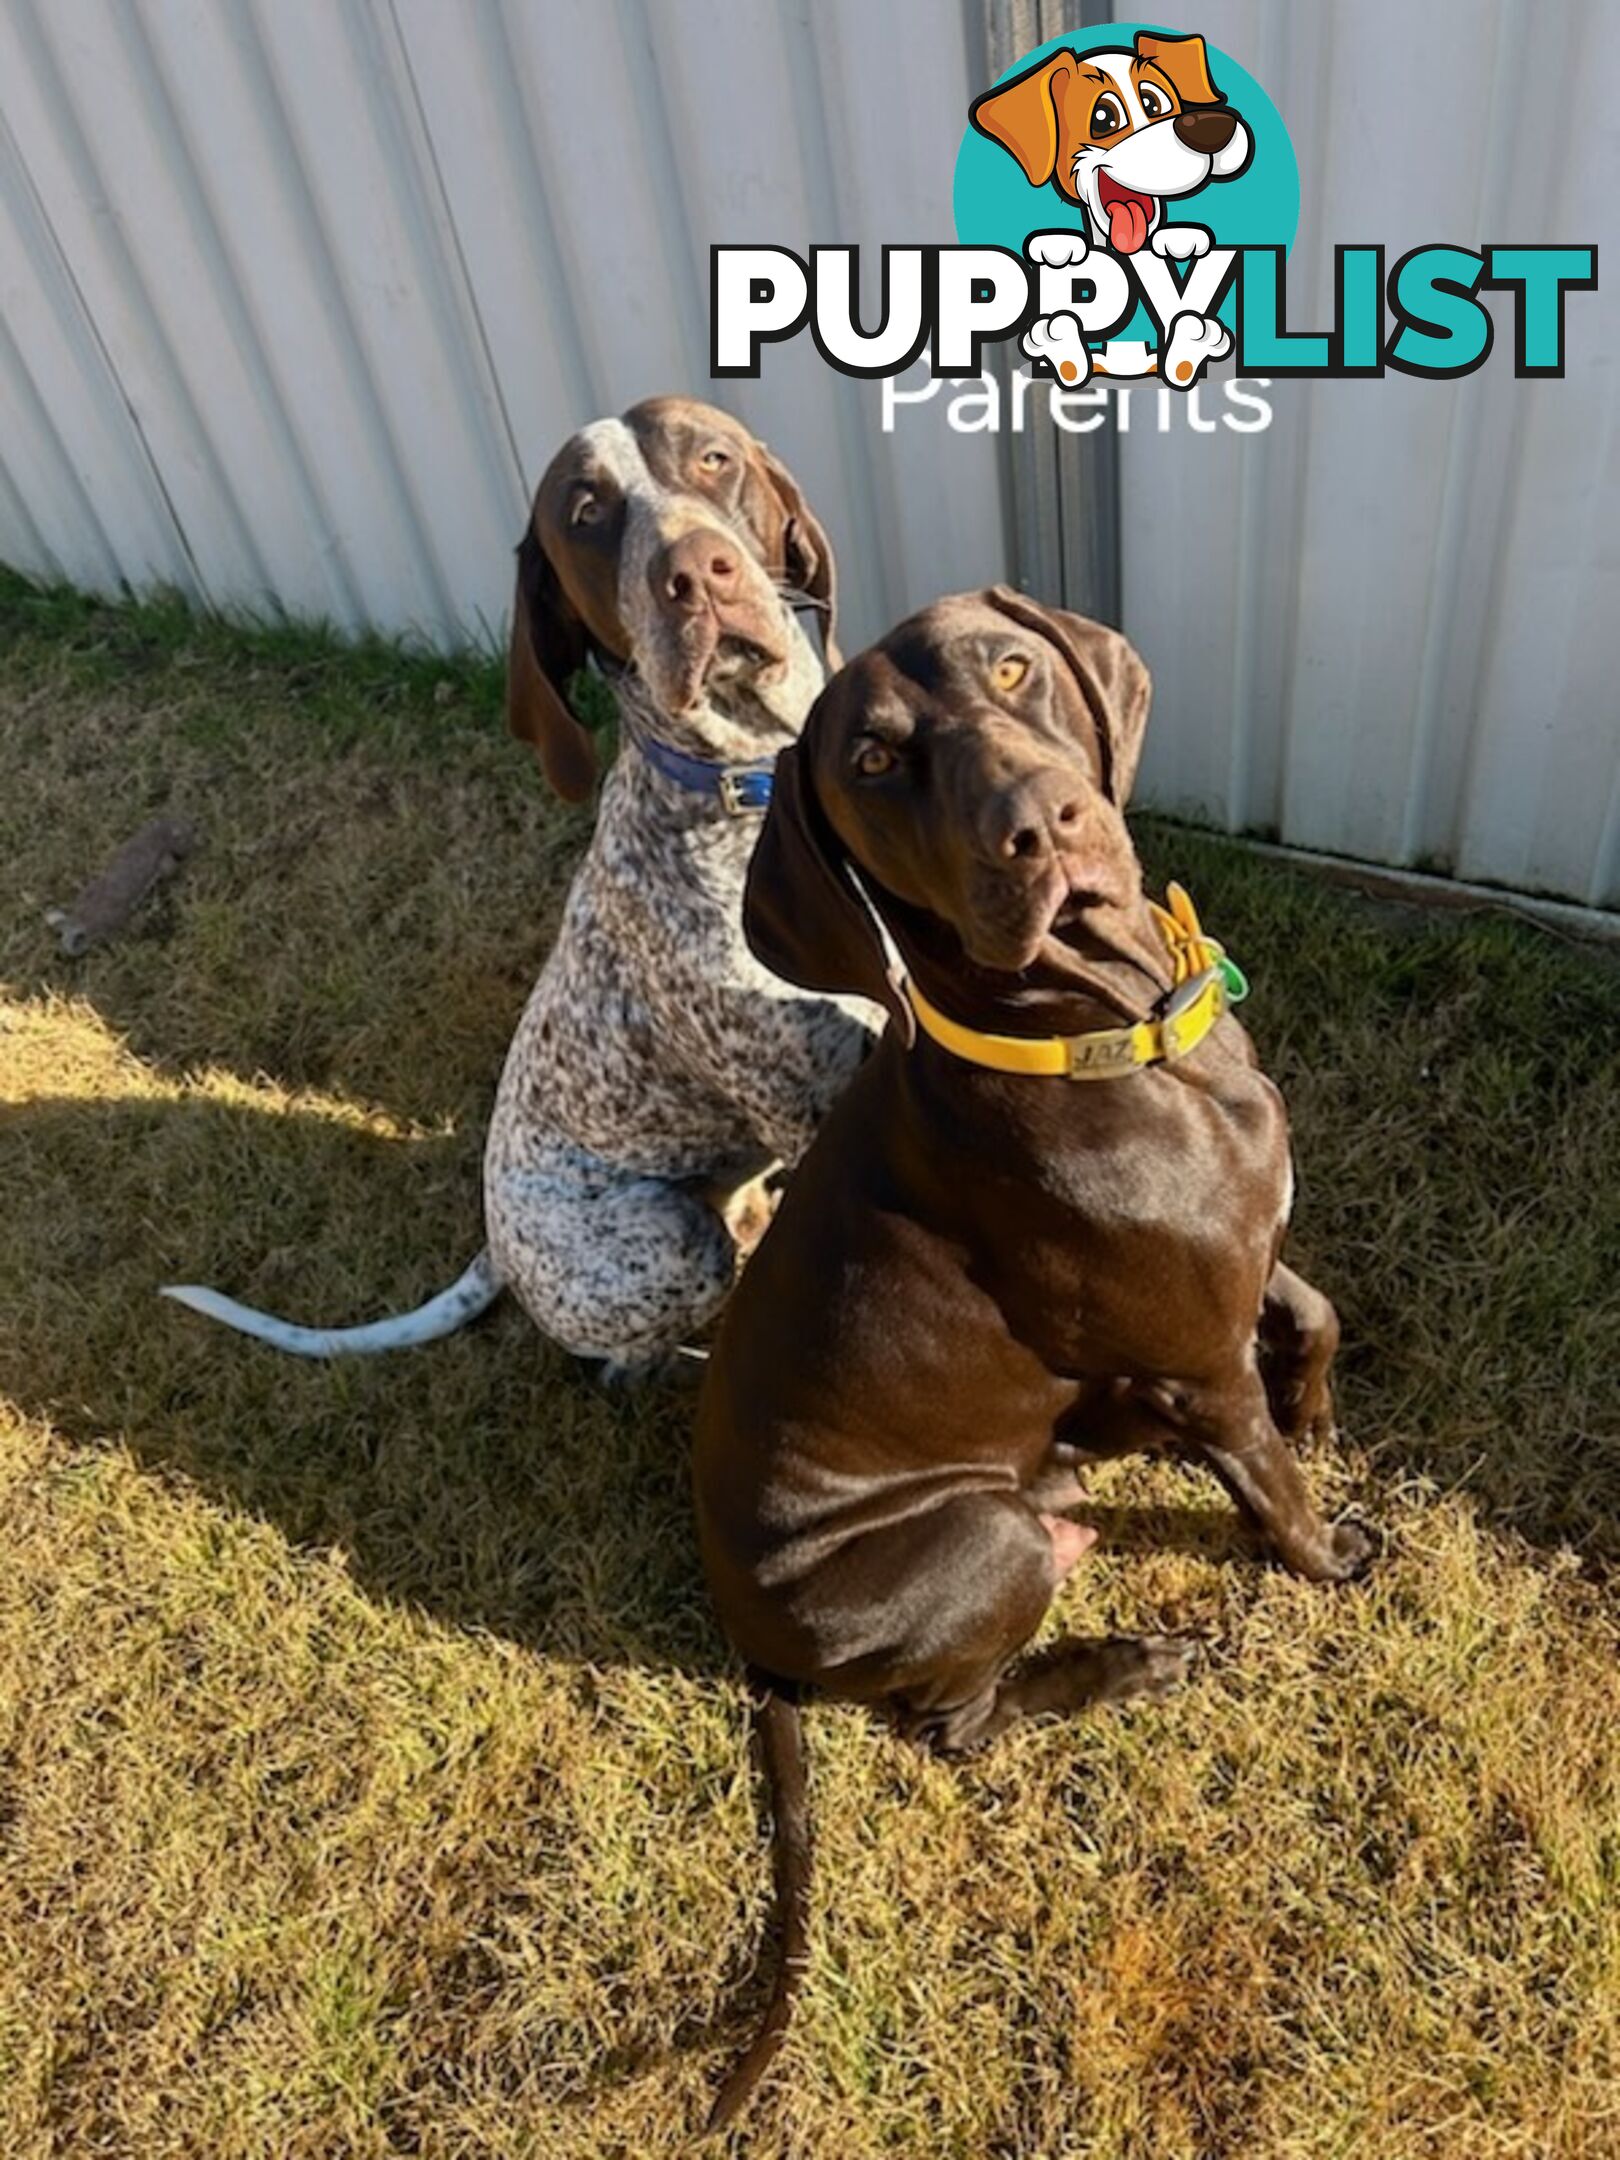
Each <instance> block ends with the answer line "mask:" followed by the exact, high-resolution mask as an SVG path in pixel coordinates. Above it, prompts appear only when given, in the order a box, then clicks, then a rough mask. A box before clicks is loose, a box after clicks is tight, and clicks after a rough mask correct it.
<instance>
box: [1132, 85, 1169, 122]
mask: <svg viewBox="0 0 1620 2160" xmlns="http://www.w3.org/2000/svg"><path fill="white" fill-rule="evenodd" d="M1136 94H1137V96H1138V97H1139V98H1140V99H1141V100H1142V110H1143V111H1144V112H1145V113H1146V114H1147V116H1148V118H1149V119H1150V120H1162V119H1163V118H1164V116H1165V114H1166V113H1167V112H1168V111H1169V110H1170V100H1169V99H1168V98H1167V97H1166V96H1165V94H1164V92H1163V91H1162V90H1155V89H1154V87H1153V85H1152V83H1140V84H1138V86H1137V93H1136Z"/></svg>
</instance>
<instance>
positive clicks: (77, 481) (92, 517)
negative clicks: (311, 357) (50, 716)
mask: <svg viewBox="0 0 1620 2160" xmlns="http://www.w3.org/2000/svg"><path fill="white" fill-rule="evenodd" d="M0 133H3V134H4V135H5V138H6V142H7V144H8V145H9V146H10V148H11V150H12V152H13V153H14V156H15V168H16V171H17V173H18V175H19V177H20V179H21V182H22V184H23V185H24V186H25V187H26V188H27V189H28V192H29V201H30V204H31V205H32V207H33V209H34V210H35V212H36V214H37V216H38V220H39V225H40V230H41V232H42V233H43V234H44V236H45V239H46V242H47V244H48V245H49V246H50V247H51V248H52V249H53V250H54V251H55V254H56V257H57V260H58V261H59V262H61V260H62V251H61V247H60V244H59V243H58V242H57V240H56V236H55V234H54V233H53V232H52V231H51V229H50V224H49V220H48V219H47V218H46V216H45V209H44V205H43V203H41V202H40V201H39V198H38V196H37V194H36V193H35V192H34V189H33V186H32V183H31V182H30V180H29V177H28V172H27V168H26V167H25V166H24V164H23V162H22V152H21V150H20V148H19V147H18V145H17V144H16V141H15V139H14V138H13V136H12V134H11V130H10V128H9V127H8V126H7V125H6V120H5V116H4V115H3V114H0ZM26 244H27V243H26V240H25V241H24V245H25V246H26ZM62 268H63V274H64V276H66V264H65V262H64V263H63V264H62ZM68 284H69V286H70V288H71V289H72V291H73V295H74V298H75V300H76V301H77V302H78V305H79V308H80V311H81V314H82V312H83V308H84V300H83V296H82V294H80V293H79V291H78V289H77V287H76V286H73V284H72V280H71V278H69V279H68ZM85 327H86V330H87V332H88V331H89V330H90V326H89V324H88V323H86V325H85ZM0 348H3V350H4V351H5V353H6V354H7V355H8V356H9V358H10V363H11V371H12V374H13V376H14V378H15V380H16V382H17V385H18V387H19V390H20V392H21V394H22V396H23V397H24V399H25V400H26V401H27V403H28V405H29V407H30V409H31V411H32V414H33V418H34V423H35V426H36V427H37V428H38V430H39V435H40V439H41V440H42V441H43V442H46V443H48V444H49V445H50V448H51V449H52V450H53V451H54V452H55V455H56V459H57V462H58V463H59V465H60V466H61V469H62V471H63V472H64V473H65V474H66V476H67V484H68V488H69V491H70V492H71V494H72V496H73V499H74V502H75V505H76V507H77V509H78V511H79V514H80V515H81V517H82V518H83V520H84V522H85V525H86V528H87V529H88V530H89V531H90V532H91V533H92V534H93V535H94V536H95V540H96V544H97V547H98V549H99V551H100V553H101V555H102V557H103V559H104V561H105V563H106V566H107V568H108V569H109V570H110V572H111V580H110V582H111V583H112V584H114V585H120V584H126V583H127V582H128V580H127V579H126V578H125V576H124V570H123V564H122V562H121V561H120V559H119V555H118V550H117V548H116V547H115V546H114V545H113V540H112V535H111V534H110V533H109V532H108V531H107V528H106V526H105V525H104V524H103V522H102V519H101V514H100V512H99V511H98V510H97V508H96V502H95V497H94V495H93V494H92V493H91V492H90V490H89V489H88V488H87V487H86V486H85V484H84V481H83V479H82V477H81V475H80V473H79V469H78V466H77V465H76V464H75V462H74V459H73V454H72V452H71V451H70V450H69V448H68V446H67V444H66V443H65V442H64V441H63V440H62V434H61V430H60V429H59V428H58V427H57V425H56V422H55V420H54V419H53V418H52V415H51V410H50V406H49V404H48V403H47V401H46V399H45V397H44V396H43V395H42V393H41V391H40V387H39V384H38V382H37V381H36V380H35V377H34V372H33V370H32V369H31V368H30V367H29V365H28V362H27V359H26V358H25V357H24V354H23V351H22V348H21V347H20V346H19V345H18V344H17V342H16V340H15V338H14V337H13V336H12V334H11V331H10V329H9V327H8V326H7V323H6V320H5V317H4V315H0ZM125 411H126V413H127V411H128V408H127V406H126V407H125ZM12 484H13V487H14V488H15V489H16V493H17V499H18V501H19V503H23V497H22V493H21V489H20V488H18V487H17V486H16V483H15V482H13V483H12ZM165 500H166V498H165ZM23 507H24V508H25V509H26V507H27V506H26V503H23ZM28 522H29V525H30V526H31V528H32V529H33V531H34V533H35V535H36V536H37V538H38V540H39V544H40V548H41V551H42V552H43V553H44V554H45V555H46V556H47V557H48V558H49V559H50V560H51V561H52V562H57V563H58V565H59V558H58V557H57V554H56V551H55V549H54V548H52V547H49V546H48V545H47V544H46V542H45V538H44V535H43V533H41V532H40V528H39V525H38V522H37V521H36V520H35V519H34V517H33V516H32V514H31V513H30V515H29V520H28ZM59 567H60V565H59Z"/></svg>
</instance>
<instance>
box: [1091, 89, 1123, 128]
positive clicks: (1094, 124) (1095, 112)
mask: <svg viewBox="0 0 1620 2160" xmlns="http://www.w3.org/2000/svg"><path fill="white" fill-rule="evenodd" d="M1124 125H1125V108H1124V106H1123V105H1121V103H1120V102H1119V99H1118V98H1117V97H1113V96H1111V95H1110V94H1109V93H1108V92H1107V91H1105V92H1104V93H1103V95H1102V96H1101V97H1100V98H1099V99H1098V100H1097V102H1096V104H1095V105H1093V107H1092V108H1091V132H1092V136H1093V138H1096V137H1099V136H1103V135H1117V134H1118V133H1119V131H1120V129H1121V128H1122V127H1123V126H1124Z"/></svg>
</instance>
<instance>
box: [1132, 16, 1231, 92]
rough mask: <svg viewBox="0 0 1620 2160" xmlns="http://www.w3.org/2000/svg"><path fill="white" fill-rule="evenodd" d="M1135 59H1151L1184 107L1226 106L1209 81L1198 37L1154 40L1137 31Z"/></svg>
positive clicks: (1204, 56)
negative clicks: (1165, 77) (1167, 79)
mask: <svg viewBox="0 0 1620 2160" xmlns="http://www.w3.org/2000/svg"><path fill="white" fill-rule="evenodd" d="M1136 57H1137V59H1138V60H1151V61H1152V62H1153V65H1154V66H1155V67H1156V68H1159V69H1160V70H1161V71H1162V72H1163V73H1164V74H1166V75H1167V76H1168V77H1169V78H1170V87H1171V88H1172V89H1173V90H1174V91H1175V93H1176V96H1177V97H1178V98H1180V100H1181V102H1182V104H1183V105H1224V104H1225V103H1226V100H1225V98H1224V97H1222V95H1221V93H1220V92H1219V91H1218V90H1217V89H1216V87H1215V85H1214V83H1213V82H1211V81H1210V76H1209V53H1208V51H1207V50H1206V49H1205V45H1204V41H1203V39H1202V38H1201V37H1155V36H1153V35H1152V33H1151V32H1150V31H1147V30H1138V32H1137V33H1136Z"/></svg>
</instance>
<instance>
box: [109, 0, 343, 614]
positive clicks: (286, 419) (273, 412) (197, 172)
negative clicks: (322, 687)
mask: <svg viewBox="0 0 1620 2160" xmlns="http://www.w3.org/2000/svg"><path fill="white" fill-rule="evenodd" d="M120 19H121V21H122V23H123V26H124V31H125V34H126V36H127V38H128V39H129V41H130V50H131V51H132V52H133V53H134V54H135V56H136V69H137V79H139V77H140V75H141V74H144V76H145V78H146V88H147V92H148V94H149V96H150V98H151V100H152V103H153V106H154V118H155V119H156V121H157V122H158V125H157V127H156V128H155V129H154V133H155V135H156V136H157V139H158V142H159V144H160V145H161V149H162V154H163V156H164V157H165V159H166V160H167V162H168V163H169V165H170V167H171V170H172V171H173V172H174V174H175V178H176V185H177V189H178V190H179V192H181V193H183V194H185V195H186V196H188V197H189V198H190V200H191V203H192V214H193V218H194V222H195V231H196V237H197V241H198V250H199V253H200V254H201V255H202V256H203V258H204V261H205V263H206V264H207V267H208V270H209V272H210V275H211V277H212V280H213V287H212V289H213V296H214V299H215V302H216V304H217V305H218V306H219V308H220V310H221V312H222V313H223V314H224V316H225V317H226V320H227V321H228V323H229V326H230V331H231V336H232V339H233V341H234V343H235V345H236V349H237V352H238V355H239V356H240V359H241V362H242V366H243V369H244V371H245V372H246V374H247V375H248V377H249V379H250V380H251V382H252V384H253V386H254V389H255V391H256V393H257V396H258V401H259V407H260V411H261V413H262V414H263V415H264V417H265V419H266V420H267V422H268V423H269V426H270V429H271V432H272V433H273V434H274V436H275V438H276V442H277V447H278V450H279V452H280V454H281V455H282V456H283V457H284V458H285V459H286V461H287V466H288V468H289V470H290V472H291V475H292V478H293V483H294V486H295V488H296V490H297V492H298V494H299V495H300V496H301V497H302V498H303V501H304V506H305V511H306V515H308V516H309V518H310V522H311V524H312V525H313V526H314V527H315V528H316V529H317V530H318V531H319V532H320V533H321V535H322V538H323V540H325V539H327V538H328V537H329V536H331V535H332V532H333V521H332V518H331V516H330V513H329V512H328V510H327V506H326V503H325V499H324V497H323V495H322V493H321V489H320V486H319V484H318V482H317V480H316V477H315V475H314V474H313V473H312V472H311V471H310V469H309V465H308V463H307V461H306V459H305V458H304V455H303V451H302V448H301V446H300V444H299V442H298V438H297V434H296V432H295V430H294V429H293V426H292V421H291V416H290V415H289V413H288V412H287V409H286V405H285V403H284V402H283V400H282V397H281V393H280V390H279V388H278V387H277V384H276V380H275V376H274V374H273V372H272V371H271V369H270V366H269V364H268V362H267V360H266V357H265V347H266V343H267V339H266V337H265V335H264V329H265V326H264V325H262V324H261V323H260V322H259V321H258V319H257V317H256V314H255V311H254V309H253V307H252V305H251V303H250V301H249V298H248V294H247V292H246V290H245V289H244V287H243V285H242V282H241V280H240V279H239V278H238V276H237V275H236V265H235V263H234V261H233V260H232V256H231V252H230V249H229V247H228V246H227V244H226V240H225V235H224V231H223V229H222V227H221V225H220V222H219V219H218V217H217V216H216V214H215V210H214V205H213V202H212V200H211V197H210V193H209V187H208V182H207V179H206V177H205V173H204V168H203V165H202V163H201V162H200V161H199V159H198V158H197V156H196V155H195V153H194V151H193V148H192V144H191V138H190V136H189V134H188V132H187V129H186V125H185V121H184V119H183V117H182V114H181V110H180V107H179V105H178V103H177V101H176V99H175V97H174V94H173V90H172V88H171V85H170V83H169V80H168V77H167V75H166V73H165V71H164V67H163V63H162V61H161V60H160V59H159V57H158V54H157V51H156V49H155V48H154V46H153V44H152V42H151V38H150V36H149V34H148V31H147V28H146V25H145V23H144V22H143V20H142V18H141V12H140V10H139V9H138V8H130V9H128V10H127V11H121V16H120ZM221 481H222V484H223V485H224V486H225V488H226V489H227V490H228V492H229V494H230V500H231V504H232V508H233V512H234V515H235V516H236V519H237V521H238V522H239V523H240V524H242V525H244V526H248V527H251V526H254V525H256V523H257V519H256V517H255V516H254V515H253V513H252V509H251V506H248V505H244V504H242V503H240V502H238V500H237V497H236V491H235V489H234V488H233V487H231V483H230V476H229V470H228V468H225V467H223V466H222V468H221ZM255 559H256V560H257V559H258V557H257V552H255ZM321 560H322V563H323V566H326V567H329V568H330V570H331V571H332V572H333V573H335V575H336V578H337V582H338V586H339V592H340V601H341V604H342V605H343V607H344V608H345V609H346V610H347V611H348V613H349V617H350V619H351V621H354V622H359V621H362V620H363V619H364V615H365V610H364V608H363V607H362V606H361V604H360V598H359V592H358V589H357V587H356V586H355V583H354V579H353V576H352V574H351V572H350V568H349V564H348V562H347V560H346V558H345V557H344V555H343V552H342V549H341V548H340V547H338V546H336V545H333V546H329V547H323V549H322V551H321ZM261 576H262V580H263V584H264V587H265V590H266V593H267V594H268V595H269V596H270V597H271V598H272V600H275V599H276V598H277V596H276V595H275V593H274V588H273V582H272V580H271V578H270V574H269V571H268V568H267V567H265V566H263V565H262V564H261Z"/></svg>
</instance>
